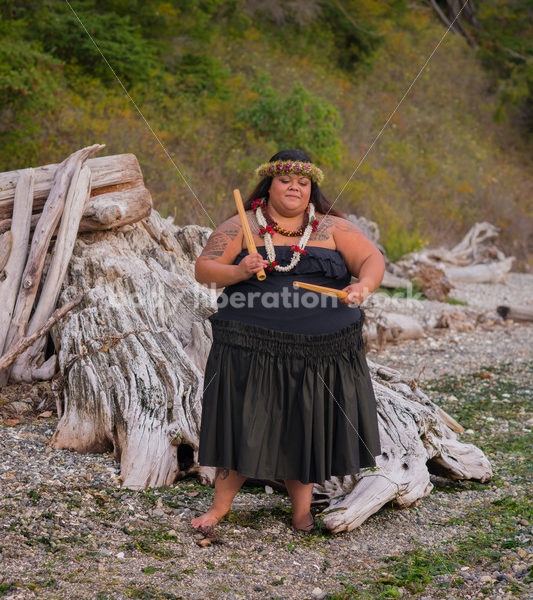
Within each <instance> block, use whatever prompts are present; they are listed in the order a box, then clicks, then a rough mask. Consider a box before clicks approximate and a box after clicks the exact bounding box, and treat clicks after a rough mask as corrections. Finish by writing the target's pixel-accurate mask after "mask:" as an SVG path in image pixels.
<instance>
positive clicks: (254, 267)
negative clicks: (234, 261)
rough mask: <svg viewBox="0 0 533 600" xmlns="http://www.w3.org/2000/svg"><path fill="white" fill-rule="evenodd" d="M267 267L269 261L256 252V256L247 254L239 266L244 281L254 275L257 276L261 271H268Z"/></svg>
mask: <svg viewBox="0 0 533 600" xmlns="http://www.w3.org/2000/svg"><path fill="white" fill-rule="evenodd" d="M267 265H268V260H265V259H264V258H263V257H262V256H261V254H259V252H256V253H255V254H247V255H246V256H245V257H244V258H243V259H242V260H241V262H240V263H239V264H238V265H237V266H238V268H239V273H240V274H241V276H242V279H243V280H245V279H250V277H252V275H255V273H257V272H258V271H260V270H261V269H266V267H267Z"/></svg>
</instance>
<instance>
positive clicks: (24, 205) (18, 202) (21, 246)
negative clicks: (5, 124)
mask: <svg viewBox="0 0 533 600" xmlns="http://www.w3.org/2000/svg"><path fill="white" fill-rule="evenodd" d="M17 181H18V185H17V189H16V193H15V205H14V213H13V223H12V225H11V230H10V233H11V235H12V238H13V246H12V250H11V253H10V255H9V259H8V261H7V263H6V265H5V266H4V275H5V277H4V279H3V281H1V282H0V306H1V307H2V310H1V311H0V354H1V353H2V352H3V351H4V346H5V341H6V337H7V333H8V331H9V326H10V323H11V317H12V314H13V309H14V308H15V302H16V299H17V294H18V290H19V286H20V280H21V278H22V272H23V270H24V265H25V264H26V255H27V253H28V242H29V239H30V217H31V206H32V201H33V182H34V170H33V169H24V170H22V171H21V172H20V176H19V178H18V180H17Z"/></svg>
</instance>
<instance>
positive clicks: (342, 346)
mask: <svg viewBox="0 0 533 600" xmlns="http://www.w3.org/2000/svg"><path fill="white" fill-rule="evenodd" d="M359 308H360V311H361V317H360V319H359V320H358V321H356V322H355V323H352V324H351V325H348V326H347V327H344V328H343V329H340V330H339V331H333V332H331V333H320V334H316V335H312V334H311V335H307V334H304V333H286V332H285V331H275V330H273V329H266V328H264V327H258V326H257V325H250V324H249V323H243V322H241V321H229V320H225V319H218V318H216V316H215V315H216V313H214V314H213V315H211V316H210V317H209V321H210V322H211V326H212V331H213V343H214V344H219V345H223V346H232V347H238V348H244V349H247V350H250V351H254V352H266V353H268V354H272V355H275V356H298V357H306V358H313V357H314V358H323V357H325V356H337V355H338V354H339V353H340V352H344V351H346V350H354V351H358V350H361V349H362V348H363V346H364V344H363V337H362V328H363V322H364V320H365V317H366V315H365V313H364V311H363V309H362V308H361V307H359Z"/></svg>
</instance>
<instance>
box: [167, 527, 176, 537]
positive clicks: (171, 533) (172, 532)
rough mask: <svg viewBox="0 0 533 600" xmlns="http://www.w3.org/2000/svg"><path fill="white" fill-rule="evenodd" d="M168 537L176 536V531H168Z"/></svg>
mask: <svg viewBox="0 0 533 600" xmlns="http://www.w3.org/2000/svg"><path fill="white" fill-rule="evenodd" d="M168 535H173V536H177V535H178V534H177V533H176V530H175V529H169V530H168Z"/></svg>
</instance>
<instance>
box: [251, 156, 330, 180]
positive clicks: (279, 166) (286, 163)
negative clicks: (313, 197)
mask: <svg viewBox="0 0 533 600" xmlns="http://www.w3.org/2000/svg"><path fill="white" fill-rule="evenodd" d="M289 173H292V174H294V175H304V176H305V177H309V179H311V180H312V181H314V182H316V183H318V184H320V183H321V182H322V180H323V179H324V173H322V171H321V170H320V169H319V168H318V167H317V166H316V165H314V164H313V163H309V162H302V161H299V160H276V161H274V162H267V163H263V164H262V165H261V166H259V167H257V169H256V170H255V174H256V176H257V177H274V176H275V175H288V174H289Z"/></svg>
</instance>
